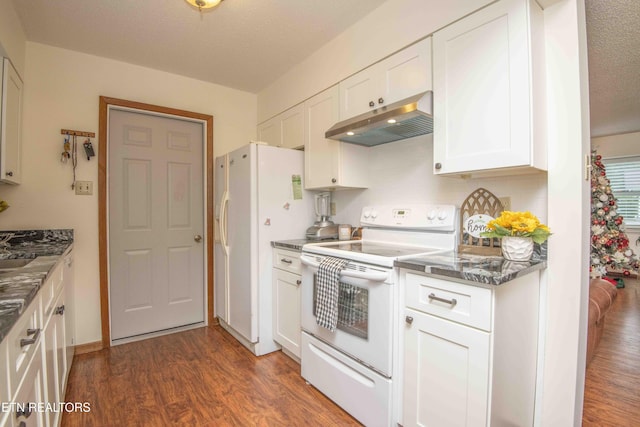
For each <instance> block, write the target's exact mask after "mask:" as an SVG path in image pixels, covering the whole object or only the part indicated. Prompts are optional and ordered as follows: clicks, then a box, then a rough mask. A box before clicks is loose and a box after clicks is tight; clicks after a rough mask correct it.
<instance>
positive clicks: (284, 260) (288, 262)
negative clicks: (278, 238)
mask: <svg viewBox="0 0 640 427" xmlns="http://www.w3.org/2000/svg"><path fill="white" fill-rule="evenodd" d="M280 261H282V262H284V263H285V264H293V261H291V260H290V259H287V258H282V259H281V260H280Z"/></svg>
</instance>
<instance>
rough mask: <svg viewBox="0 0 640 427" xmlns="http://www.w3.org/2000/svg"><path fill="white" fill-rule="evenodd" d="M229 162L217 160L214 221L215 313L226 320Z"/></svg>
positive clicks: (220, 158) (224, 157)
mask: <svg viewBox="0 0 640 427" xmlns="http://www.w3.org/2000/svg"><path fill="white" fill-rule="evenodd" d="M227 171H228V164H227V156H226V155H224V156H220V157H218V158H216V160H215V178H214V179H215V181H214V199H215V212H214V215H215V221H214V234H215V237H214V243H215V245H214V246H215V247H214V258H213V259H214V272H215V276H214V281H215V282H214V301H215V307H214V315H215V316H216V317H218V318H220V319H222V320H224V321H225V322H228V321H229V319H228V317H227V313H228V312H229V311H228V307H227V301H228V300H227V293H228V292H229V280H228V272H229V256H228V247H227V243H226V239H225V234H226V230H227V227H226V226H227V224H226V218H227V215H226V214H227V202H228V192H227V182H228V174H227Z"/></svg>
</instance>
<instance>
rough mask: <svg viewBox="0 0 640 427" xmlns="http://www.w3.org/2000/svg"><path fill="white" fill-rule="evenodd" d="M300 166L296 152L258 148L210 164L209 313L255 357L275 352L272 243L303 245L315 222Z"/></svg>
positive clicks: (301, 155)
mask: <svg viewBox="0 0 640 427" xmlns="http://www.w3.org/2000/svg"><path fill="white" fill-rule="evenodd" d="M303 165H304V153H303V152H302V151H297V150H291V149H287V148H279V147H272V146H268V145H262V144H256V143H251V144H249V145H246V146H244V147H242V148H239V149H237V150H235V151H232V152H230V153H228V154H225V155H224V156H221V157H218V158H216V161H215V169H216V172H215V224H216V238H215V253H214V269H215V283H214V289H215V291H214V299H215V315H216V316H217V317H218V319H219V320H220V324H221V325H222V327H223V328H225V329H226V330H227V331H228V332H229V333H231V334H232V335H233V336H234V337H235V338H236V339H238V340H239V341H240V342H241V343H242V344H243V345H244V346H245V347H247V348H248V349H249V350H251V351H252V352H253V353H254V354H255V355H257V356H260V355H263V354H267V353H270V352H272V351H276V350H278V349H279V346H278V344H276V342H275V341H273V332H272V329H273V328H272V325H273V320H272V315H273V308H272V272H271V271H272V256H271V253H272V250H271V249H272V248H271V242H272V241H274V240H289V239H303V238H304V236H305V231H306V229H307V227H309V226H310V225H312V224H313V222H314V220H315V214H314V210H313V197H312V195H311V194H310V193H309V192H306V191H304V190H303V188H304V182H303V178H304V173H303Z"/></svg>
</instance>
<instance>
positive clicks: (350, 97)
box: [339, 37, 432, 120]
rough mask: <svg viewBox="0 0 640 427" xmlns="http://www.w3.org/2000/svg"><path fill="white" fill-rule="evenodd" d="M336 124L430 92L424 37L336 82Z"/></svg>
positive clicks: (427, 42) (427, 48)
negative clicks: (337, 84)
mask: <svg viewBox="0 0 640 427" xmlns="http://www.w3.org/2000/svg"><path fill="white" fill-rule="evenodd" d="M339 87H340V120H346V119H349V118H351V117H354V116H357V115H359V114H362V113H366V112H367V111H369V110H372V109H375V108H380V107H384V106H386V105H389V104H392V103H394V102H397V101H400V100H402V99H405V98H408V97H410V96H413V95H416V94H419V93H421V92H426V91H428V90H431V88H432V77H431V38H430V37H428V38H426V39H424V40H422V41H420V42H418V43H415V44H413V45H411V46H409V47H407V48H406V49H403V50H401V51H400V52H398V53H396V54H394V55H392V56H390V57H388V58H387V59H384V60H382V61H380V62H378V63H376V64H373V65H372V66H370V67H368V68H365V69H364V70H362V71H361V72H359V73H357V74H354V75H353V76H351V77H349V78H346V79H345V80H343V81H341V82H340V85H339Z"/></svg>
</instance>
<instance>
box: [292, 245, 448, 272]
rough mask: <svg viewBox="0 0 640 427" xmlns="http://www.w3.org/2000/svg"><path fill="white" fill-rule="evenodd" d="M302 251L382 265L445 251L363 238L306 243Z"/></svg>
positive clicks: (391, 264) (390, 264)
mask: <svg viewBox="0 0 640 427" xmlns="http://www.w3.org/2000/svg"><path fill="white" fill-rule="evenodd" d="M303 251H304V252H311V253H315V254H319V255H326V256H334V257H339V258H345V259H350V260H354V261H361V262H366V263H372V264H378V265H383V266H393V262H394V261H395V260H397V259H402V258H408V257H414V256H418V255H426V254H431V253H440V252H445V250H443V249H438V248H429V247H424V246H411V245H398V244H393V243H387V242H373V241H364V240H349V241H342V242H331V243H315V244H308V245H304V247H303Z"/></svg>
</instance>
